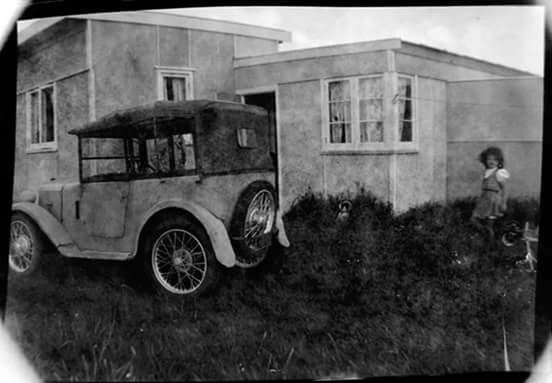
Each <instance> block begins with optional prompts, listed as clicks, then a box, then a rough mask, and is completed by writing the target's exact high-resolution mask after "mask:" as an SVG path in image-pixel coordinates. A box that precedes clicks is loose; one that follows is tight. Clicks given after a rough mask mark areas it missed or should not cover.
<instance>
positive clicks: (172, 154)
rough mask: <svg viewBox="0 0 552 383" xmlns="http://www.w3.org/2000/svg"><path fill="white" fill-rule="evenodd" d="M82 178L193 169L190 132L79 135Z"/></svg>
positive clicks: (109, 178) (94, 179) (186, 172)
mask: <svg viewBox="0 0 552 383" xmlns="http://www.w3.org/2000/svg"><path fill="white" fill-rule="evenodd" d="M79 144H80V145H79V146H80V148H79V152H80V155H79V157H80V168H79V170H80V174H81V180H82V181H83V182H98V181H118V180H130V179H140V178H150V177H163V176H175V175H190V174H195V173H196V158H195V150H194V136H193V133H183V134H172V135H168V136H165V137H152V138H143V139H142V138H97V137H83V138H79Z"/></svg>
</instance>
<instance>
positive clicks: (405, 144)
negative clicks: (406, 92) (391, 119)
mask: <svg viewBox="0 0 552 383" xmlns="http://www.w3.org/2000/svg"><path fill="white" fill-rule="evenodd" d="M401 77H402V78H407V79H409V80H410V81H411V86H412V89H411V90H410V98H409V100H411V102H412V104H411V106H412V116H411V117H412V119H411V120H407V121H411V123H412V141H400V136H399V128H400V123H401V121H402V119H401V116H400V106H399V105H400V102H399V101H400V100H405V99H407V98H404V97H400V96H399V79H400V78H401ZM396 78H397V81H396V82H395V83H396V86H395V89H396V91H395V94H396V95H397V102H395V103H394V113H396V116H397V117H396V121H397V124H396V127H395V129H394V130H395V131H394V141H395V146H396V147H397V148H398V149H411V150H418V76H417V75H409V74H403V73H397V77H396Z"/></svg>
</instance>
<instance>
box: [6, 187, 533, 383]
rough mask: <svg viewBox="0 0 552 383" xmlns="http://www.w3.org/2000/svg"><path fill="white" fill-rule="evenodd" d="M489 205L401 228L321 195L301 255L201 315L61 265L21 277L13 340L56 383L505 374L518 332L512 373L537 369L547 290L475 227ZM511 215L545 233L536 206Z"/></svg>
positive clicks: (240, 274)
mask: <svg viewBox="0 0 552 383" xmlns="http://www.w3.org/2000/svg"><path fill="white" fill-rule="evenodd" d="M343 198H349V199H350V200H351V202H352V210H351V213H350V216H349V218H348V220H346V221H344V222H338V221H336V215H337V212H338V204H339V202H340V201H341V200H342V199H343ZM474 203H475V201H474V200H473V199H463V200H458V201H453V202H451V203H448V204H446V205H445V204H437V203H432V204H425V205H423V206H419V207H416V208H413V209H410V210H408V211H407V212H405V213H402V214H400V215H394V214H393V213H392V209H391V206H390V205H388V204H386V203H383V202H381V201H379V200H378V199H376V198H375V197H373V196H372V195H370V194H369V193H367V192H365V191H364V190H362V189H361V190H359V191H358V192H357V193H356V194H355V195H353V196H351V195H349V196H347V195H346V196H332V197H328V198H323V197H322V196H320V195H315V194H312V193H309V194H307V195H305V196H303V197H302V198H300V199H299V200H298V201H297V202H296V203H295V204H294V205H293V207H292V208H291V210H290V211H289V212H288V213H287V214H286V215H285V216H284V221H285V224H286V227H287V232H288V237H289V239H290V241H291V243H292V246H291V247H290V248H289V249H286V250H285V252H283V250H282V249H277V250H275V252H274V254H271V258H270V259H267V261H266V263H265V264H263V265H262V266H261V267H260V268H258V269H249V270H241V269H230V270H226V272H225V273H224V275H225V277H224V279H223V280H222V281H221V282H222V283H220V285H219V287H218V288H217V290H216V291H214V292H213V293H212V294H211V295H210V296H208V297H204V298H199V299H197V300H194V301H189V300H182V299H167V298H165V297H159V296H153V295H152V293H151V292H150V291H149V290H147V289H145V288H144V287H143V285H144V284H143V280H141V277H140V274H139V273H137V272H136V271H135V269H134V268H132V267H128V266H129V265H127V264H122V263H117V262H99V261H86V260H72V259H64V258H61V256H59V255H57V254H56V253H51V254H48V256H46V257H44V259H45V260H46V261H45V262H44V263H43V264H42V269H41V272H40V273H39V274H38V275H36V276H33V277H31V278H30V279H22V280H19V279H15V278H13V276H10V279H9V285H8V304H7V315H6V322H7V326H8V329H9V331H10V332H11V334H12V335H13V336H14V338H15V339H16V341H18V342H19V344H21V346H22V347H23V350H24V352H25V354H26V356H27V357H28V358H29V359H30V361H31V363H32V364H33V365H34V366H35V367H36V368H37V370H38V372H39V374H40V375H41V376H42V377H43V378H45V379H48V380H57V379H61V380H75V381H83V380H109V381H126V380H129V381H133V380H181V381H183V380H221V379H225V380H226V379H229V380H242V379H287V378H323V377H331V376H338V377H344V376H349V375H355V376H359V377H365V376H382V375H404V374H407V375H417V374H435V375H437V374H448V373H460V372H478V371H503V370H504V355H503V332H502V326H503V323H504V327H505V329H506V333H507V347H508V353H509V362H510V366H511V368H512V369H513V370H529V369H530V368H531V365H532V362H533V360H532V350H533V325H534V317H533V312H534V288H535V280H534V278H535V276H534V273H528V272H525V271H522V270H520V269H519V268H518V267H516V265H515V260H516V257H517V258H519V257H520V256H523V255H524V245H523V244H522V243H518V244H516V245H515V246H513V247H510V248H506V247H504V246H502V245H500V246H498V247H496V248H494V249H493V248H490V247H489V246H487V244H486V241H485V237H484V234H479V233H478V232H477V231H476V230H475V229H474V228H473V227H471V226H470V223H469V217H470V214H471V210H472V209H473V206H474ZM509 208H510V212H509V214H510V218H512V219H516V220H518V221H520V222H524V221H526V220H530V221H533V222H534V221H535V220H537V219H538V203H537V201H535V200H531V199H522V200H511V201H510V203H509ZM535 251H536V249H535Z"/></svg>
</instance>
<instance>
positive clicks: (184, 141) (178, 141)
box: [173, 133, 195, 170]
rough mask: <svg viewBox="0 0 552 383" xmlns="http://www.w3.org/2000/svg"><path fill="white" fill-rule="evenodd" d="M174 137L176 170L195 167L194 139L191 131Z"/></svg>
mask: <svg viewBox="0 0 552 383" xmlns="http://www.w3.org/2000/svg"><path fill="white" fill-rule="evenodd" d="M173 137H174V161H175V166H176V170H193V169H195V155H194V141H193V136H192V134H191V133H186V134H181V135H178V136H173Z"/></svg>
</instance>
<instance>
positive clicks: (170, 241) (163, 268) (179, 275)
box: [143, 215, 220, 296]
mask: <svg viewBox="0 0 552 383" xmlns="http://www.w3.org/2000/svg"><path fill="white" fill-rule="evenodd" d="M143 250H144V251H143V261H144V266H145V269H146V271H147V273H148V275H149V278H150V280H151V282H152V284H153V286H154V288H155V289H156V290H157V291H158V292H161V293H165V294H169V295H180V296H197V295H201V294H203V293H206V292H207V291H209V290H211V289H212V288H213V287H214V285H215V283H216V281H217V279H218V273H219V267H220V266H219V265H218V262H217V260H216V258H215V256H214V252H213V250H212V247H211V243H210V241H209V239H208V237H207V234H206V233H205V231H204V230H203V228H202V227H201V226H199V224H197V223H195V222H191V220H190V219H188V218H187V217H185V216H183V215H178V216H173V217H169V218H166V219H164V220H162V221H160V222H158V223H157V224H155V225H154V227H153V228H152V230H151V232H150V235H149V236H148V237H147V238H146V240H145V242H144V249H143Z"/></svg>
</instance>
